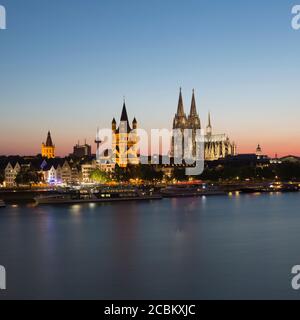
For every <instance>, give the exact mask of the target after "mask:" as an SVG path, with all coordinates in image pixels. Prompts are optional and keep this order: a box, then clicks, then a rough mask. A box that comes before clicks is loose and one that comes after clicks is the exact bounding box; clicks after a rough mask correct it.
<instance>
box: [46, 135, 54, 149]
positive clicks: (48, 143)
mask: <svg viewBox="0 0 300 320" xmlns="http://www.w3.org/2000/svg"><path fill="white" fill-rule="evenodd" d="M46 147H53V142H52V138H51V133H50V131H48V135H47V140H46Z"/></svg>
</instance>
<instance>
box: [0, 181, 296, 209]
mask: <svg viewBox="0 0 300 320" xmlns="http://www.w3.org/2000/svg"><path fill="white" fill-rule="evenodd" d="M203 185H206V186H209V188H208V189H207V190H206V191H205V190H201V192H199V193H198V194H197V192H195V188H192V187H191V185H189V184H187V185H184V184H178V185H176V184H175V185H173V187H174V188H178V190H180V189H181V190H182V189H184V190H185V191H184V194H183V195H182V192H181V190H180V192H178V190H177V191H175V192H174V193H173V194H167V195H166V193H165V192H164V191H163V190H164V188H166V185H164V186H162V185H159V186H157V185H156V186H152V187H153V188H154V189H155V191H156V193H157V194H158V195H161V196H162V197H173V198H177V197H179V195H180V197H182V196H184V197H194V196H196V197H197V196H202V195H221V194H223V195H225V194H229V195H231V194H232V193H237V192H238V193H272V192H298V191H299V190H300V188H299V183H298V182H294V183H291V182H271V181H268V182H251V183H250V182H231V183H228V182H224V183H217V184H216V183H215V184H212V183H211V184H203ZM123 187H125V186H122V187H121V188H123ZM127 187H128V186H127ZM133 187H136V188H142V186H139V187H137V186H133ZM144 188H149V186H147V187H146V186H144ZM211 188H213V189H214V191H213V192H211V191H210V190H209V189H211ZM62 191H63V192H64V193H66V194H68V189H64V188H60V189H56V188H53V189H52V188H44V189H24V188H22V189H18V188H16V189H0V199H1V200H3V201H5V203H7V204H10V203H30V202H34V201H35V200H34V199H35V198H37V197H49V196H55V195H59V194H61V192H62Z"/></svg>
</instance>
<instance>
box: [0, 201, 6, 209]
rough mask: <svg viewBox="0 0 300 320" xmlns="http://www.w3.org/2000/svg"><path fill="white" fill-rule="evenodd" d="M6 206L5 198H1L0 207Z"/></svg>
mask: <svg viewBox="0 0 300 320" xmlns="http://www.w3.org/2000/svg"><path fill="white" fill-rule="evenodd" d="M5 206H6V205H5V202H4V201H3V200H0V208H4V207H5Z"/></svg>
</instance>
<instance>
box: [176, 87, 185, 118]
mask: <svg viewBox="0 0 300 320" xmlns="http://www.w3.org/2000/svg"><path fill="white" fill-rule="evenodd" d="M177 116H184V108H183V99H182V92H181V87H180V92H179V100H178V108H177Z"/></svg>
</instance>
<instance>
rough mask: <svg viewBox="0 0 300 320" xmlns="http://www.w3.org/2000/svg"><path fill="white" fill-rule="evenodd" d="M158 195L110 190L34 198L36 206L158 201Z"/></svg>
mask: <svg viewBox="0 0 300 320" xmlns="http://www.w3.org/2000/svg"><path fill="white" fill-rule="evenodd" d="M160 199H162V196H161V195H160V194H156V193H153V192H151V191H142V190H136V189H110V188H106V189H104V190H93V192H91V191H87V190H81V191H79V192H72V193H59V194H56V195H51V196H40V197H36V198H34V200H35V202H36V204H38V205H42V204H80V203H98V202H99V203H101V202H116V201H130V200H160Z"/></svg>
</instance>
